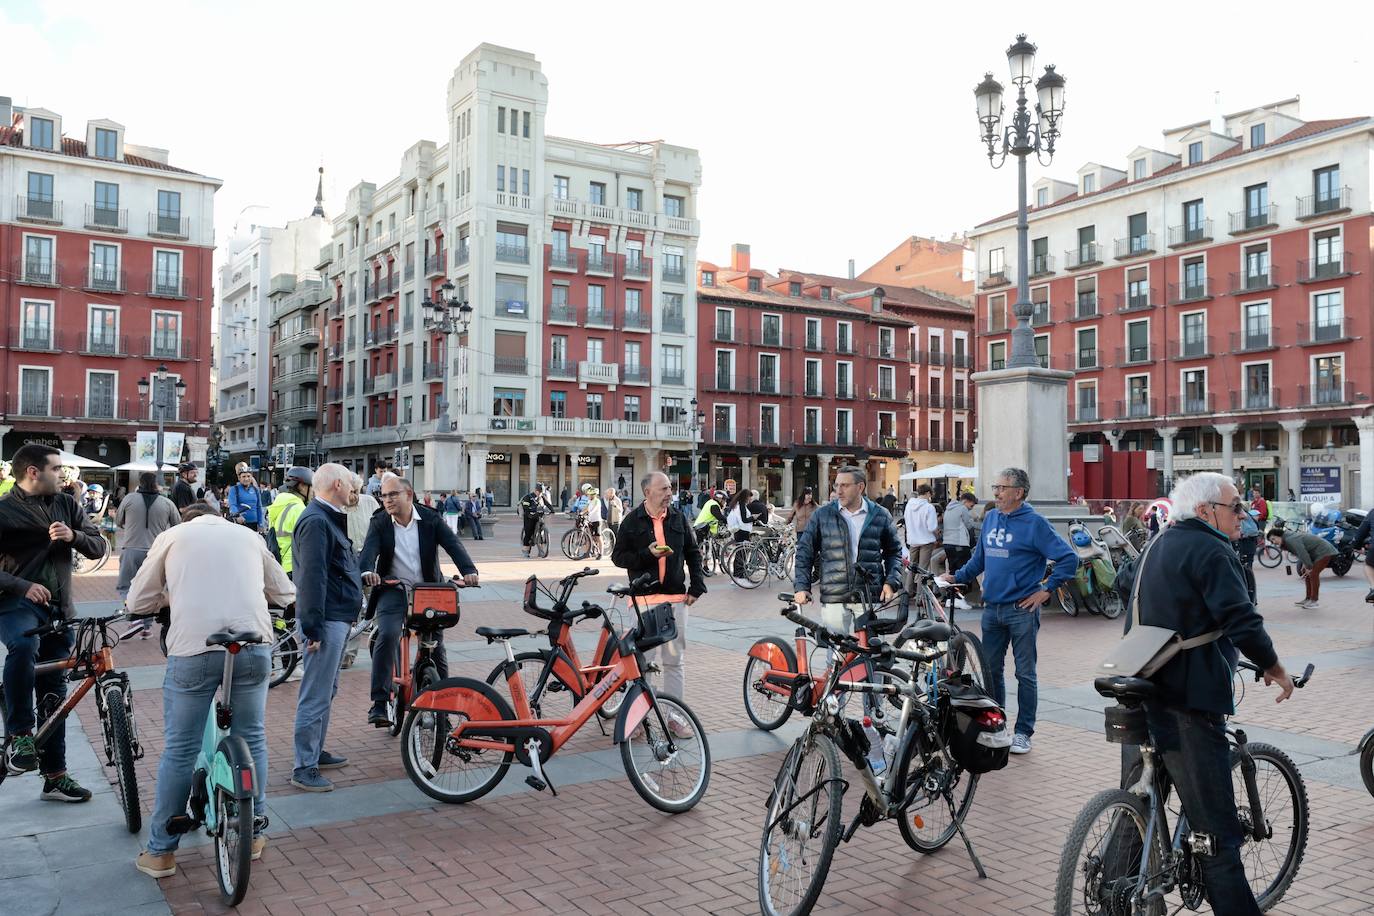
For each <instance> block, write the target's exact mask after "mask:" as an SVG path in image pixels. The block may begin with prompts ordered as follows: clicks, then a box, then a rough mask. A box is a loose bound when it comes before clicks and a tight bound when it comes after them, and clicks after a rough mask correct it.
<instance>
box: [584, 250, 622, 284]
mask: <svg viewBox="0 0 1374 916" xmlns="http://www.w3.org/2000/svg"><path fill="white" fill-rule="evenodd" d="M585 269H586V272H587V273H589V274H602V275H604V276H607V277H610V276H614V275H615V264H614V263H613V262H612V260H611V256H610V255H608V254H606V251H605V249H604V248H590V249H588V250H587V266H586V268H585Z"/></svg>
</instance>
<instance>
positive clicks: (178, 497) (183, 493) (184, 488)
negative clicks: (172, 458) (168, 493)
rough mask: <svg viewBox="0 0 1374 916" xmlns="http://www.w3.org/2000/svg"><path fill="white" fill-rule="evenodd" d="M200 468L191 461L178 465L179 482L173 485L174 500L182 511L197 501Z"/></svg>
mask: <svg viewBox="0 0 1374 916" xmlns="http://www.w3.org/2000/svg"><path fill="white" fill-rule="evenodd" d="M198 473H200V468H198V467H196V466H195V465H194V464H191V463H189V462H183V463H182V464H180V465H178V466H177V482H176V483H174V484H173V485H172V502H174V503H176V507H177V511H178V512H180V511H181V510H182V509H185V508H186V507H187V506H189V505H191V503H193V502H195V501H196V488H195V482H196V475H197V474H198Z"/></svg>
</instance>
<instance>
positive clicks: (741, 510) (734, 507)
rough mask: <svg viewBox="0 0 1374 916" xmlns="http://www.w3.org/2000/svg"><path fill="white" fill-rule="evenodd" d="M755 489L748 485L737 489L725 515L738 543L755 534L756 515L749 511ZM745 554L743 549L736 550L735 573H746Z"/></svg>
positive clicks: (738, 574) (736, 574)
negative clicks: (752, 489)
mask: <svg viewBox="0 0 1374 916" xmlns="http://www.w3.org/2000/svg"><path fill="white" fill-rule="evenodd" d="M752 496H753V491H751V490H750V489H749V488H748V487H745V488H744V489H741V490H737V491H736V492H735V498H734V499H733V500H731V501H730V511H729V512H727V513H726V515H725V527H726V528H728V529H729V530H730V535H731V537H732V538H733V539H734V541H735V543H736V544H743V543H744V542H746V541H748V540H749V539H750V538H751V537H753V536H754V516H753V513H751V512H750V511H749V502H750V498H751V497H752ZM744 554H745V551H743V550H736V551H735V554H734V573H733V574H734V575H735V576H742V575H744V559H745V558H744Z"/></svg>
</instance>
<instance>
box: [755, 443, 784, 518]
mask: <svg viewBox="0 0 1374 916" xmlns="http://www.w3.org/2000/svg"><path fill="white" fill-rule="evenodd" d="M758 469H759V472H758V478H757V480H755V482H754V488H755V489H756V490H758V491H759V492H760V493H762V494H763V500H764V502H768V503H771V504H772V505H774V506H781V505H782V504H783V495H782V494H783V485H782V475H783V473H784V465H783V463H782V458H780V457H778V456H775V455H760V456H759V458H758Z"/></svg>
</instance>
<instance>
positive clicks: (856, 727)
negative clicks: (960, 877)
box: [757, 595, 1011, 916]
mask: <svg viewBox="0 0 1374 916" xmlns="http://www.w3.org/2000/svg"><path fill="white" fill-rule="evenodd" d="M778 597H779V600H783V601H786V602H787V607H786V608H785V609H784V610H783V612H782V613H783V616H784V617H786V618H787V619H788V620H790V621H792V622H793V623H795V624H797V626H798V627H800V628H802V629H803V630H806V631H809V632H810V633H812V634H813V635H814V638H815V640H816V643H817V645H818V646H822V647H824V648H826V649H827V650H828V651H827V658H828V663H827V666H826V669H825V671H824V672H823V673H822V674H820V675H818V676H817V681H818V682H819V686H818V689H815V690H810V689H808V690H806V691H799V692H798V693H799V704H801V703H803V702H804V703H805V705H804V706H803V707H802V708H803V711H805V712H806V713H807V714H809V715H810V716H811V722H810V724H809V725H808V726H807V729H806V731H805V732H804V733H803V734H802V735H801V736H800V737H799V738H798V739H797V740H796V742H795V743H794V744H793V745H792V748H791V750H789V751H788V754H787V757H786V759H785V760H784V761H783V764H782V767H781V769H779V771H778V774H777V776H776V777H775V778H774V781H773V789H772V792H771V793H770V794H769V797H768V803H767V813H766V815H765V821H764V828H763V836H762V839H761V841H760V844H759V858H758V871H757V876H758V893H759V906H760V908H761V910H762V911H763V912H764V913H765V914H767V916H775V914H789V916H804V914H807V913H810V912H811V909H812V907H813V906H815V904H816V900H817V899H818V898H819V896H820V893H821V890H822V888H823V887H824V885H825V879H826V876H827V874H828V873H829V870H830V862H831V859H832V857H833V856H834V853H835V848H836V847H837V846H838V845H839V843H840V842H841V840H843V841H844V842H848V841H849V840H850V839H852V838H853V836H854V834H855V832H857V830H858V828H859V827H860V826H871V825H873V824H875V823H877V822H878V821H880V820H885V819H892V820H895V821H897V826H898V830H899V831H900V833H901V835H902V839H903V840H905V841H906V843H907V845H909V846H910V847H911V848H912V849H915V850H916V851H918V852H921V853H932V852H935V851H936V850H938V849H941V848H943V847H944V846H945V845H946V844H947V843H948V842H949V841H950V840H952V839H953V838H954V836H955V835H956V834H957V835H958V836H959V837H960V838H961V839H962V840H963V842H964V848H965V850H966V851H967V852H968V854H969V858H970V859H971V861H972V862H973V865H974V868H975V870H976V871H977V873H978V876H979V877H980V878H986V877H987V873H986V872H985V871H984V870H983V866H982V863H981V862H980V861H979V860H978V856H977V854H976V853H975V852H974V850H973V844H972V842H971V841H970V840H969V838H968V834H967V833H966V832H965V831H964V826H963V823H964V819H965V818H966V817H967V816H968V812H969V809H970V807H971V806H972V803H973V793H974V790H975V788H976V787H977V783H978V777H977V776H976V775H974V774H971V773H968V772H966V771H965V770H964V769H963V767H962V766H961V765H960V762H959V761H958V760H957V759H955V757H954V755H953V753H952V752H951V749H950V746H949V743H948V737H947V736H948V728H949V725H948V722H949V717H950V715H951V712H950V703H951V699H950V695H951V691H952V690H954V689H955V688H956V687H957V686H959V685H958V684H957V683H956V684H953V685H952V684H950V682H947V681H941V682H940V686H939V688H938V689H937V690H935V691H934V692H930V691H929V690H928V689H927V687H926V684H927V683H928V681H927V677H926V673H927V670H928V668H929V666H931V665H932V664H933V663H934V662H935V661H936V660H938V659H939V658H940V657H941V656H942V655H943V654H944V653H943V652H942V651H941V650H940V649H939V648H938V644H939V643H942V642H947V641H948V640H949V638H950V636H951V635H952V631H951V629H950V627H949V625H948V624H944V623H939V622H937V621H934V620H921V621H919V622H917V623H916V624H914V625H913V626H911V627H908V628H907V629H906V630H904V631H903V633H902V634H901V640H900V641H901V643H903V644H907V645H911V646H914V648H912V649H908V648H896V647H893V646H889V645H886V644H883V643H870V644H869V645H867V646H860V645H859V643H858V640H857V639H855V638H854V637H852V636H849V635H847V634H844V633H839V632H837V631H834V630H830V629H828V628H826V627H825V626H823V625H821V624H819V623H817V622H816V621H814V620H808V619H807V618H805V617H803V616H802V615H801V614H800V613H799V612H798V610H797V606H796V605H795V604H793V603H792V600H791V599H792V596H790V595H779V596H778ZM851 652H853V653H857V654H862V655H867V656H870V657H873V658H876V659H879V660H881V661H882V662H883V663H887V664H890V663H891V662H892V661H893V660H902V661H906V662H909V663H910V665H911V667H910V668H909V673H908V678H907V679H906V680H904V681H897V682H891V681H889V682H883V683H869V682H863V683H846V682H844V681H841V680H840V673H841V671H842V669H843V665H842V662H841V659H843V657H844V656H845V655H847V654H848V653H851ZM849 693H875V694H882V695H886V696H892V697H900V698H901V704H902V705H901V715H900V718H899V719H898V721H897V723H896V725H895V727H893V728H892V729H891V730H890V731H888V732H887V733H886V735H885V736H884V738H883V743H884V745H885V746H886V745H889V743H890V745H891V747H892V751H891V754H890V757H891V760H890V762H889V761H888V760H887V758H888V756H889V754H888V753H887V751H886V747H884V748H876V749H875V748H873V747H872V745H871V742H870V740H869V738H868V737H867V736H866V731H867V726H868V724H869V723H868V722H865V723H863V726H861V725H860V723H859V722H856V721H855V720H854V719H852V718H849V717H848V716H847V715H846V714H845V711H844V698H845V695H846V694H849ZM812 700H815V702H814V704H813V703H812ZM972 716H973V717H974V718H973V721H974V722H976V727H977V728H979V729H987V730H988V733H989V734H993V733H995V734H997V736H998V737H997V739H996V741H997V742H998V743H1000V745H1001V747H1002V748H1003V749H1004V750H1003V751H1002V753H1003V754H1005V752H1006V751H1005V748H1008V747H1009V746H1010V744H1011V735H1010V734H1009V733H1008V732H1007V728H1006V716H1005V714H1004V713H1003V712H1002V711H1001V709H999V708H998V707H997V705H996V703H993V702H992V701H991V700H986V699H985V700H984V701H982V702H980V703H978V708H977V709H975V710H973V711H972ZM881 733H882V731H881V730H880V734H881ZM875 752H876V753H877V754H881V755H882V757H881V758H880V759H881V760H882V761H883V763H882V765H883V770H882V771H880V772H879V773H875V772H874V769H875V767H874V765H873V764H872V763H871V762H870V758H871V755H873V754H874V753H875ZM841 753H843V754H844V756H845V757H846V758H848V759H849V761H850V762H851V763H852V764H853V765H854V766H855V767H856V768H857V769H858V772H859V779H860V782H861V783H862V786H863V790H864V794H863V797H862V798H861V799H860V803H859V810H858V813H857V814H856V815H855V817H854V820H853V821H852V822H850V824H849V826H848V827H847V828H845V826H844V825H843V823H842V822H841V820H840V818H841V809H842V806H843V797H844V793H845V791H846V790H847V789H848V787H849V783H848V781H847V780H846V779H845V778H844V777H843V776H842V775H841V773H840V754H841Z"/></svg>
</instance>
